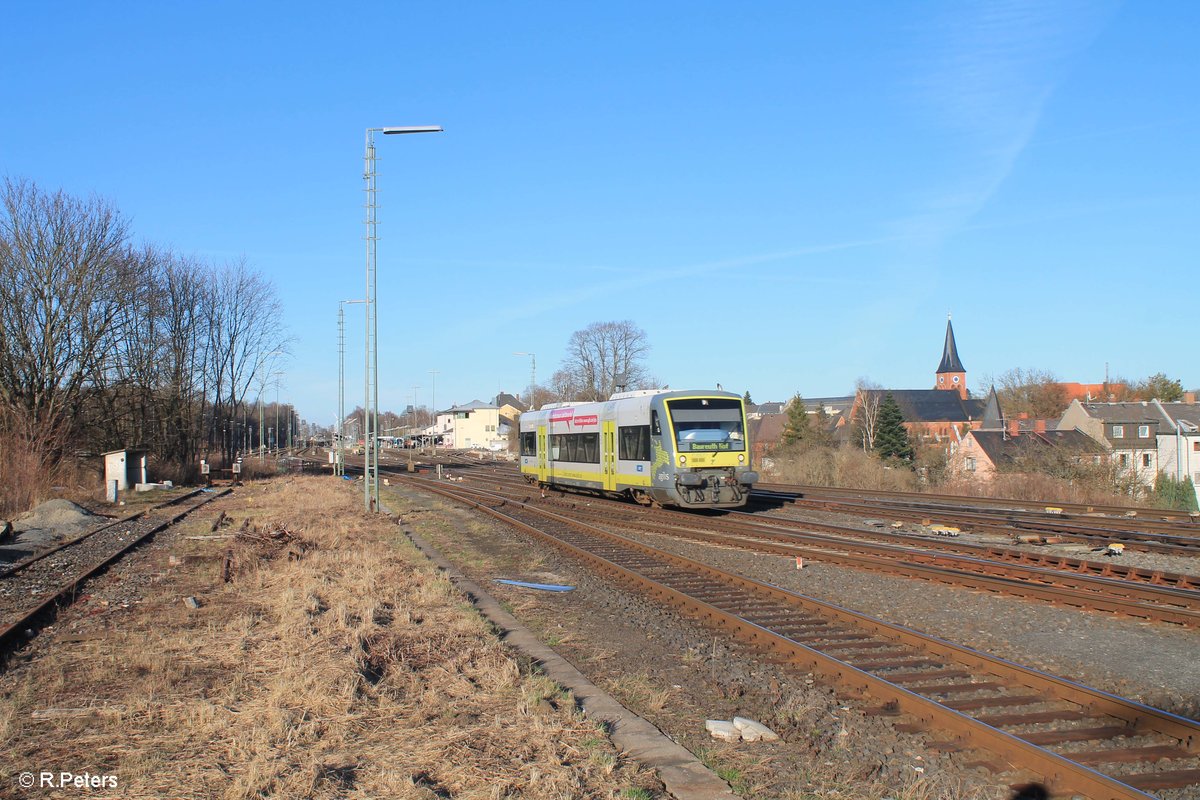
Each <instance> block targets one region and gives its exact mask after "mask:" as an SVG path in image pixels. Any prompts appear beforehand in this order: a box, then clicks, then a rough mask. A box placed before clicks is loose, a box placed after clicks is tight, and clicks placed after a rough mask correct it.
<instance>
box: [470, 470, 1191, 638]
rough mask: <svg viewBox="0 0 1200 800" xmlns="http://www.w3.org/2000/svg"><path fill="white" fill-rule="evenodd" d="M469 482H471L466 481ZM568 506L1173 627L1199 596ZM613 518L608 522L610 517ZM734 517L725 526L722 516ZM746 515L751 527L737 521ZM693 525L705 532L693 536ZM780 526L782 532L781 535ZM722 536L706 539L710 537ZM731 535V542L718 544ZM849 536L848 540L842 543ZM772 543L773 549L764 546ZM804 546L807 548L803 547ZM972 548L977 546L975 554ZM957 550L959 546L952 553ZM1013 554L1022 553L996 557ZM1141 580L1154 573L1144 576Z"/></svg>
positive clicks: (775, 529) (1177, 587) (838, 531)
mask: <svg viewBox="0 0 1200 800" xmlns="http://www.w3.org/2000/svg"><path fill="white" fill-rule="evenodd" d="M473 477H474V476H473ZM481 480H482V481H484V482H487V481H492V482H493V483H494V484H495V485H496V487H497V489H499V490H501V491H505V489H504V488H502V486H501V482H500V481H496V479H495V478H494V477H489V478H482V479H481ZM521 488H523V487H522V486H521V485H519V484H511V485H510V487H509V488H508V491H515V493H516V494H518V495H519V494H522V492H521V491H520V489H521ZM551 502H561V503H565V504H567V505H569V506H570V507H571V508H572V511H573V513H575V514H576V515H579V516H585V517H589V518H592V519H603V520H604V521H606V522H614V523H615V524H620V525H622V526H624V527H628V528H634V529H637V530H644V531H647V532H651V533H663V531H662V529H661V527H656V526H655V524H654V523H649V522H647V521H646V517H647V516H648V515H653V516H654V518H655V519H657V520H660V521H661V522H660V523H659V525H660V526H661V525H669V526H671V527H672V529H673V530H675V531H677V532H680V533H679V535H684V536H688V537H690V538H693V539H696V540H700V541H704V542H706V543H710V544H717V545H726V546H733V547H738V548H741V549H746V550H751V551H755V552H766V553H772V554H775V555H782V556H788V557H796V556H801V557H806V558H811V559H815V560H823V561H826V562H829V563H837V564H841V565H844V566H848V567H851V568H858V569H872V570H876V571H880V572H884V573H887V574H892V575H901V576H905V577H913V578H920V579H925V580H934V581H938V582H941V583H947V584H951V585H955V586H964V587H967V588H973V589H982V590H985V591H992V592H997V593H1003V594H1006V595H1012V596H1023V597H1031V598H1036V599H1039V600H1046V601H1050V602H1053V603H1060V604H1063V605H1067V606H1073V607H1081V608H1087V609H1092V610H1099V611H1107V612H1111V613H1116V614H1123V615H1126V616H1130V617H1135V618H1142V619H1152V620H1158V621H1162V622H1170V623H1174V624H1180V625H1189V626H1195V625H1198V624H1200V591H1197V590H1195V589H1193V588H1191V587H1192V586H1193V585H1195V583H1196V582H1197V578H1195V576H1183V575H1180V576H1172V577H1173V581H1171V582H1163V583H1155V582H1151V581H1148V580H1145V581H1141V582H1134V581H1129V580H1127V579H1123V578H1122V577H1120V576H1108V575H1104V574H1095V573H1096V572H1101V573H1102V572H1103V570H1104V569H1105V568H1106V567H1107V565H1103V564H1095V562H1087V561H1075V560H1072V563H1071V565H1072V567H1073V568H1072V569H1069V570H1063V569H1061V568H1060V567H1058V565H1055V564H1050V565H1038V564H1033V565H1031V564H1029V563H1026V562H1025V561H1023V560H1021V559H1017V558H1011V559H1007V560H1006V561H1009V562H1012V561H1015V563H1006V561H997V560H995V559H994V558H989V557H988V556H991V555H992V553H991V552H990V551H984V552H983V553H982V555H980V554H979V553H970V554H962V553H961V552H958V553H954V554H946V553H940V552H931V551H930V550H928V549H925V548H928V547H930V546H933V545H938V544H942V545H943V546H944V547H954V546H953V545H946V544H945V543H942V542H938V541H936V540H930V539H924V538H918V537H907V540H908V542H910V543H911V544H913V545H914V546H919V547H920V548H921V549H914V547H909V546H905V545H904V544H895V543H893V541H892V539H893V538H894V537H892V536H887V535H885V536H884V537H880V535H879V534H872V532H870V531H860V530H858V529H854V528H848V527H844V526H836V525H826V524H821V523H808V522H806V521H798V520H786V522H787V523H788V526H790V525H791V524H793V523H794V524H795V525H796V526H797V527H804V528H810V527H815V528H817V529H819V530H822V531H828V532H829V533H832V534H833V535H832V536H830V535H826V534H823V533H814V532H811V531H810V530H794V529H791V528H790V527H788V526H785V525H784V524H782V521H780V520H778V519H775V518H770V519H763V518H762V517H758V516H756V515H754V514H748V513H745V512H732V514H730V513H725V514H721V515H719V516H708V517H697V516H696V515H695V514H692V513H681V512H674V511H668V510H665V509H645V508H641V507H637V508H636V509H634V508H629V507H628V506H627V504H621V503H617V502H616V501H608V500H599V501H598V502H600V503H603V504H604V505H605V508H604V509H598V508H588V507H586V506H583V505H580V504H575V503H571V502H570V501H567V500H565V499H563V500H560V501H551ZM614 512H616V513H618V514H621V521H620V522H619V523H616V521H615V520H614V519H613V516H612V515H613V513H614ZM730 516H732V517H734V519H733V520H729V519H728V517H730ZM739 517H746V518H749V519H752V520H753V521H752V522H751V521H749V519H747V520H742V519H738V518H739ZM700 526H703V528H706V529H708V530H703V529H701V530H697V528H699V527H700ZM781 528H786V529H783V530H781ZM712 530H718V531H722V532H723V533H722V534H714V533H712V532H711V531H712ZM727 536H732V537H734V538H726V537H727ZM847 537H849V538H847ZM878 538H884V539H885V540H886V543H884V544H875V543H872V542H870V541H866V542H864V541H863V539H878ZM766 542H776V543H778V544H767V543H766ZM805 545H808V547H805ZM976 549H977V550H979V549H980V548H976ZM955 550H960V548H955ZM1001 552H1004V553H1007V552H1011V553H1014V554H1019V553H1021V552H1022V551H1001ZM1147 575H1149V576H1154V575H1161V573H1152V572H1149V571H1147Z"/></svg>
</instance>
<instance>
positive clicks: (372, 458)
mask: <svg viewBox="0 0 1200 800" xmlns="http://www.w3.org/2000/svg"><path fill="white" fill-rule="evenodd" d="M441 130H442V129H441V127H440V126H437V125H410V126H406V127H387V128H367V147H366V154H365V156H364V161H365V162H366V164H365V169H364V170H363V179H364V180H365V181H366V184H367V186H366V191H367V299H366V304H367V335H366V354H365V355H366V375H365V376H364V379H363V384H364V385H363V394H364V395H365V396H366V397H365V400H364V405H365V406H366V409H365V410H364V412H363V416H364V417H365V420H364V422H365V426H364V427H366V428H367V435H366V438H365V439H364V444H365V448H366V449H365V451H364V454H363V455H364V459H363V504H364V505H365V506H366V510H367V511H368V512H373V511H375V510H377V508H378V506H379V308H378V298H377V297H376V293H375V285H376V281H375V277H376V258H375V256H376V252H375V251H376V244H375V243H376V241H377V236H376V229H375V228H376V223H377V217H376V210H377V206H376V203H375V133H376V132H382V133H384V134H385V135H388V134H396V133H440V132H441Z"/></svg>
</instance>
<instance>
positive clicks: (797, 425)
mask: <svg viewBox="0 0 1200 800" xmlns="http://www.w3.org/2000/svg"><path fill="white" fill-rule="evenodd" d="M811 435H812V427H811V423H810V422H809V420H808V407H807V406H805V405H804V399H803V398H802V397H800V394H799V393H797V394H796V396H795V397H793V398H792V400H791V402H790V403H788V407H787V422H785V423H784V425H783V435H782V437H781V439H782V441H783V443H784V444H795V443H796V442H800V441H803V440H805V439H808V438H809V437H810V436H811Z"/></svg>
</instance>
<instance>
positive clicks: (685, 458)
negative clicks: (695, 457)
mask: <svg viewBox="0 0 1200 800" xmlns="http://www.w3.org/2000/svg"><path fill="white" fill-rule="evenodd" d="M679 463H680V464H686V463H687V456H680V457H679Z"/></svg>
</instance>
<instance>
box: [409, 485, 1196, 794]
mask: <svg viewBox="0 0 1200 800" xmlns="http://www.w3.org/2000/svg"><path fill="white" fill-rule="evenodd" d="M410 481H412V482H414V483H419V484H420V485H422V486H423V487H424V488H426V489H428V490H429V491H432V492H434V493H437V494H440V495H442V496H444V497H447V498H450V499H453V500H455V501H458V502H462V503H466V504H468V505H470V506H472V507H474V508H477V509H479V510H481V511H484V512H485V513H488V514H490V515H492V516H494V517H496V518H497V519H500V520H503V521H505V522H506V523H508V524H511V525H514V526H516V527H518V528H519V529H521V530H525V531H526V532H528V533H531V534H532V535H534V536H537V537H538V538H540V539H543V540H545V541H548V542H550V543H552V544H554V545H556V546H559V547H561V548H563V549H566V550H567V551H568V552H571V553H573V554H574V555H576V556H578V557H580V558H582V559H584V560H585V561H586V562H588V563H590V564H592V565H593V566H595V567H597V568H599V569H600V570H601V571H602V572H605V573H608V574H611V575H615V576H618V577H620V578H622V579H623V580H625V581H626V582H629V583H632V584H634V585H637V586H639V587H641V588H643V589H644V590H646V591H647V592H648V593H650V594H651V595H652V596H654V597H657V598H659V599H660V600H663V601H665V602H666V603H667V604H668V605H671V606H674V607H676V608H679V609H684V610H688V611H689V612H691V613H693V614H695V615H697V616H699V617H701V618H702V619H704V620H706V621H708V622H709V623H710V624H715V625H716V627H718V628H719V629H721V630H724V631H725V632H727V633H729V634H730V635H733V636H735V637H736V638H738V639H741V640H743V641H746V642H749V643H751V644H753V645H757V646H759V647H762V648H764V649H766V650H768V651H769V652H771V653H773V654H774V655H776V656H782V658H781V659H779V660H781V661H782V662H786V663H791V664H793V665H799V666H802V667H806V668H808V669H810V670H815V671H819V672H821V673H822V674H824V675H827V676H829V677H831V678H833V679H835V680H836V681H837V682H839V683H840V684H842V685H843V686H845V687H848V688H850V689H852V690H865V691H866V692H867V693H868V694H870V695H872V696H874V697H877V698H879V699H882V700H884V701H885V702H887V703H889V704H893V705H894V706H895V708H897V709H898V710H900V711H902V712H905V713H908V714H910V715H912V716H913V717H915V718H916V719H918V720H920V721H921V723H922V724H923V725H924V726H926V727H937V728H940V729H943V730H949V731H952V732H953V733H954V734H955V735H957V736H959V737H960V738H961V739H962V741H964V742H965V743H966V744H968V745H969V746H972V747H978V748H981V749H984V750H988V751H991V752H993V753H997V754H999V755H1001V756H1002V757H1004V758H1006V759H1008V760H1009V761H1010V762H1011V763H1013V764H1015V765H1019V767H1020V768H1023V769H1029V770H1031V771H1033V772H1035V773H1037V774H1040V775H1042V776H1043V777H1044V778H1045V779H1046V780H1047V781H1048V782H1049V783H1050V784H1051V786H1052V788H1054V789H1055V790H1056V791H1064V790H1065V791H1074V792H1080V793H1083V794H1086V795H1088V796H1089V797H1092V798H1096V799H1097V800H1099V799H1100V798H1104V799H1106V800H1135V799H1141V800H1145V798H1148V797H1151V795H1148V794H1146V793H1144V792H1142V791H1141V790H1140V789H1137V788H1135V787H1134V786H1131V785H1129V784H1128V783H1126V782H1123V781H1121V780H1119V779H1117V778H1114V777H1111V776H1109V775H1105V774H1104V773H1101V772H1098V771H1096V770H1094V769H1092V768H1090V767H1088V766H1087V765H1085V764H1082V763H1079V762H1077V761H1072V760H1070V759H1069V758H1068V757H1065V756H1063V755H1060V754H1058V753H1055V752H1053V751H1050V750H1047V749H1045V748H1043V747H1040V746H1038V745H1036V744H1033V743H1032V742H1030V741H1026V740H1025V739H1022V738H1020V737H1019V736H1017V735H1014V734H1010V733H1008V732H1006V731H1004V730H1002V729H1000V728H999V727H996V726H994V725H992V724H989V723H987V722H983V721H980V720H978V719H975V718H973V717H970V716H968V715H966V714H964V713H963V712H962V711H960V710H958V709H955V708H952V707H950V706H949V705H947V704H946V703H944V702H938V701H936V700H933V699H930V698H928V697H925V696H923V695H921V694H918V693H917V692H916V691H914V690H912V689H906V688H905V687H904V686H902V685H899V684H898V683H892V682H890V681H887V680H886V679H884V678H882V677H880V676H878V675H875V674H872V673H871V672H869V671H867V670H866V669H863V668H860V667H856V666H854V665H853V664H851V663H849V662H848V661H845V660H842V659H839V658H835V657H833V656H830V655H828V654H826V653H822V652H820V651H819V650H817V649H815V648H814V647H809V646H807V645H805V644H803V643H801V642H799V641H797V640H796V639H795V638H792V636H788V635H784V634H781V633H779V632H776V631H773V630H770V629H769V628H767V627H764V626H763V625H760V624H757V623H754V622H751V621H749V620H746V619H744V618H742V617H741V616H739V615H737V614H734V613H731V612H730V611H728V610H725V609H723V608H720V607H718V606H717V605H715V604H714V602H710V601H708V600H704V599H700V598H697V597H695V596H693V594H691V593H689V592H686V591H680V590H677V589H674V588H671V587H669V586H667V585H664V584H663V583H661V582H660V581H658V580H654V579H652V578H650V577H647V576H646V575H645V574H643V573H644V572H647V571H650V570H651V567H650V566H649V565H647V566H643V567H642V568H641V571H639V570H638V569H633V568H628V567H626V566H622V565H620V564H618V563H616V562H615V561H614V560H612V558H609V557H605V556H603V555H600V554H597V553H595V552H592V551H591V550H589V549H587V548H586V547H583V546H580V545H579V544H574V543H571V542H568V541H565V540H563V539H562V538H561V537H560V536H555V535H553V534H550V533H547V532H545V531H542V530H540V529H538V528H537V527H535V526H533V525H530V524H528V523H526V522H524V521H522V520H520V519H518V518H516V517H513V516H512V515H510V514H506V513H504V512H501V511H500V510H499V509H498V508H497V507H492V506H490V505H488V504H487V503H485V502H482V501H479V500H476V499H474V498H472V497H470V496H467V493H466V492H462V491H461V490H460V489H459V488H458V487H455V489H454V490H450V489H447V488H446V487H444V486H440V485H437V484H433V483H431V482H430V481H427V480H423V479H412V478H410ZM472 493H479V492H478V490H472ZM484 494H486V493H484ZM493 499H495V500H499V501H500V502H501V505H507V504H510V503H511V504H513V505H515V506H519V507H520V509H521V510H522V511H527V512H530V513H533V514H535V515H537V516H539V517H541V518H543V519H548V520H552V521H554V522H557V523H559V524H563V525H567V526H570V527H571V528H573V529H574V530H577V531H583V532H585V533H586V535H588V536H591V537H594V538H596V539H599V540H601V541H602V542H606V543H608V546H609V547H610V549H611V548H613V547H616V548H622V549H624V550H626V551H633V552H634V553H635V554H639V555H640V556H641V557H642V558H643V559H645V558H649V559H657V560H658V561H659V562H665V564H666V565H667V571H672V570H673V571H676V572H678V571H690V572H692V573H693V574H695V575H699V576H703V577H704V578H707V579H708V580H712V581H717V582H719V583H720V584H724V585H725V586H727V587H729V588H730V589H734V590H746V591H747V592H749V593H750V594H751V595H752V596H756V597H758V598H759V600H760V602H761V601H763V600H774V601H781V602H783V603H785V604H787V605H788V606H791V607H796V606H799V607H801V608H803V609H806V610H808V611H815V612H817V613H819V614H822V615H825V616H828V617H833V618H835V619H837V620H839V621H842V622H845V623H847V624H850V625H852V626H854V627H858V628H864V629H868V630H871V631H873V632H874V633H876V634H877V635H880V636H882V637H883V638H886V639H891V640H893V641H898V642H902V643H904V644H907V645H909V646H917V647H920V648H921V649H924V650H926V651H927V652H930V653H933V654H935V655H938V656H939V657H942V658H945V659H948V660H951V661H954V662H957V663H959V664H962V665H964V666H968V667H971V668H972V669H975V670H983V671H985V672H987V673H989V674H992V675H994V676H997V677H1002V678H1005V679H1006V680H1010V681H1013V682H1015V683H1017V684H1019V685H1021V686H1024V687H1025V688H1030V689H1034V690H1035V692H1039V693H1047V694H1049V695H1051V696H1053V697H1055V698H1056V699H1058V700H1061V701H1063V702H1064V703H1066V704H1070V705H1074V706H1077V707H1079V708H1081V709H1088V711H1089V712H1090V714H1091V715H1098V716H1102V717H1111V718H1113V719H1114V720H1120V721H1121V722H1122V724H1121V725H1118V726H1116V728H1117V729H1119V730H1121V731H1122V732H1123V734H1124V735H1145V734H1146V733H1147V732H1150V731H1153V732H1155V733H1158V734H1161V735H1164V736H1167V737H1169V738H1171V739H1173V740H1175V741H1176V742H1177V747H1176V748H1175V752H1178V753H1180V754H1182V757H1188V758H1191V757H1192V756H1193V754H1194V752H1195V749H1196V746H1197V742H1198V741H1200V724H1198V723H1196V722H1194V721H1192V720H1188V719H1185V718H1183V717H1178V716H1176V715H1173V714H1170V713H1168V712H1165V711H1162V710H1160V709H1154V708H1151V707H1149V706H1144V705H1142V704H1140V703H1135V702H1133V701H1130V700H1127V699H1125V698H1120V697H1117V696H1115V695H1111V694H1108V693H1106V692H1102V691H1100V690H1097V689H1093V688H1091V687H1087V686H1083V685H1081V684H1077V683H1074V682H1072V681H1068V680H1066V679H1063V678H1060V677H1057V676H1054V675H1050V674H1048V673H1043V672H1040V671H1037V670H1031V669H1028V668H1025V667H1021V666H1019V665H1017V664H1014V663H1013V662H1009V661H1006V660H1004V659H999V658H996V657H994V656H989V655H986V654H984V653H980V652H978V651H975V650H971V649H970V648H965V647H962V646H960V645H956V644H953V643H951V642H948V641H945V640H942V639H938V638H936V637H929V636H925V635H923V634H920V633H917V632H916V631H913V630H911V629H908V628H904V627H903V626H898V625H893V624H891V623H887V622H883V621H881V620H877V619H874V618H872V617H869V616H867V615H863V614H859V613H857V612H854V611H851V610H849V609H845V608H842V607H840V606H835V605H833V604H828V603H823V602H821V601H818V600H815V599H814V598H810V597H806V596H804V595H800V594H798V593H795V592H790V591H787V590H785V589H781V588H779V587H776V586H772V585H770V584H765V583H761V582H759V581H754V580H752V579H750V578H746V577H743V576H740V575H735V574H731V573H727V572H724V571H722V570H719V569H717V568H715V567H711V566H709V565H706V564H703V563H701V562H697V561H694V560H691V559H687V558H684V557H682V556H677V555H673V554H670V553H664V552H663V551H661V550H658V549H656V548H653V547H650V546H648V545H645V544H642V543H640V542H637V541H635V540H632V539H628V538H627V537H623V536H620V535H618V534H614V533H611V532H608V531H604V530H602V529H599V528H596V527H594V526H592V525H587V524H585V523H580V522H578V521H575V520H571V519H570V518H568V517H564V516H562V515H559V514H555V513H552V512H547V511H545V510H543V509H538V508H535V507H533V506H530V505H528V504H526V503H522V502H518V501H513V500H511V499H508V498H499V497H494V498H493ZM660 571H662V570H661V569H660ZM710 600H711V598H710ZM827 649H828V648H827ZM1042 698H1043V695H1041V694H1036V695H1031V696H1026V695H1023V696H1019V697H1017V698H1016V699H1017V700H1021V699H1024V700H1028V701H1031V702H1030V703H1027V704H1033V703H1035V702H1037V701H1040V700H1041V699H1042ZM1010 699H1011V698H1010ZM947 702H949V701H947ZM1014 704H1015V703H1009V705H1014ZM967 705H970V704H967ZM1055 714H1057V715H1058V716H1056V717H1055V718H1062V717H1063V716H1064V714H1063V712H1055ZM1051 716H1054V714H1052V715H1051ZM1082 716H1083V717H1084V718H1087V717H1088V716H1089V714H1082ZM1075 718H1076V719H1078V718H1079V715H1075ZM1109 727H1112V726H1109ZM1131 777H1132V778H1133V779H1135V780H1138V779H1139V778H1138V776H1131Z"/></svg>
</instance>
